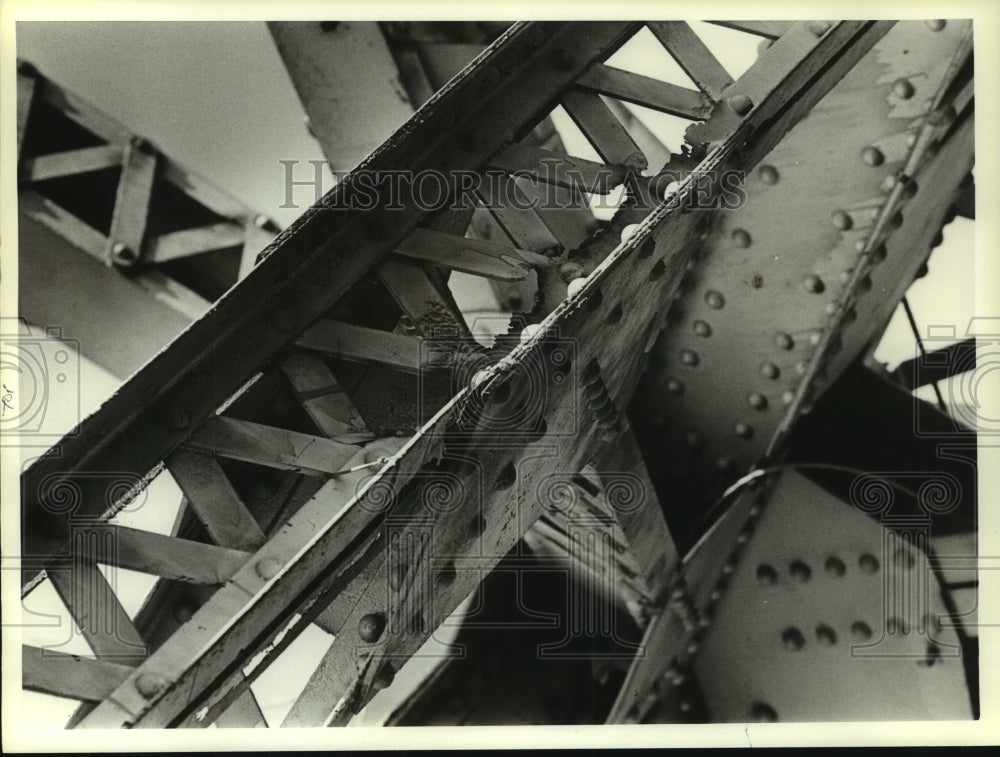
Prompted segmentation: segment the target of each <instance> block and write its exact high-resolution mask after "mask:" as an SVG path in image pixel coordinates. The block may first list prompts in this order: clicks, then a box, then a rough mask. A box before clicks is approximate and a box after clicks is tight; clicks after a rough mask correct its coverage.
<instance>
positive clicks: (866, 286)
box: [858, 276, 872, 294]
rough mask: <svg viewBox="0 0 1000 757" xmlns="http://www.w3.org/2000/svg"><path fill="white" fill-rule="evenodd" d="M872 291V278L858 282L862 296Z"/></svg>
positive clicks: (866, 277) (865, 277) (867, 277)
mask: <svg viewBox="0 0 1000 757" xmlns="http://www.w3.org/2000/svg"><path fill="white" fill-rule="evenodd" d="M871 290H872V277H871V276H863V277H862V278H861V280H860V281H858V291H859V292H861V293H862V294H864V293H866V292H870V291H871Z"/></svg>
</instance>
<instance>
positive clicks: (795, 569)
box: [788, 560, 812, 584]
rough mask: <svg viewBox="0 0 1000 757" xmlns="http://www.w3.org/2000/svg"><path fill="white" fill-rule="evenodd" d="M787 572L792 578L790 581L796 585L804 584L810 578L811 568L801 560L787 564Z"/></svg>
mask: <svg viewBox="0 0 1000 757" xmlns="http://www.w3.org/2000/svg"><path fill="white" fill-rule="evenodd" d="M788 572H789V574H790V575H791V576H792V580H793V581H795V582H796V583H800V584H804V583H806V582H807V581H808V580H809V579H810V578H812V568H810V567H809V566H808V565H806V564H805V563H804V562H802V560H793V561H792V562H791V563H789V565H788Z"/></svg>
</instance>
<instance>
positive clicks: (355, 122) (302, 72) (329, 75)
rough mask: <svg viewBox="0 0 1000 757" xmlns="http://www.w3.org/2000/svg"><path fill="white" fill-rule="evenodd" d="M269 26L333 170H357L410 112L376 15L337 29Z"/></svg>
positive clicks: (320, 24)
mask: <svg viewBox="0 0 1000 757" xmlns="http://www.w3.org/2000/svg"><path fill="white" fill-rule="evenodd" d="M267 27H268V29H269V30H270V32H271V36H272V37H273V38H274V41H275V44H276V45H277V47H278V51H279V52H280V53H281V57H282V60H283V62H284V64H285V68H286V69H288V74H289V77H290V78H291V80H292V84H294V85H295V89H296V91H297V92H298V95H299V99H300V100H301V101H302V103H303V105H304V106H305V110H306V113H308V114H309V115H308V116H307V117H306V118H307V120H306V125H307V128H309V132H310V134H312V135H313V136H314V137H315V138H316V139H317V140H318V141H319V143H320V145H321V146H322V148H323V154H324V155H325V156H326V158H327V160H328V161H330V167H331V168H332V169H334V170H335V171H346V170H349V169H351V168H353V167H354V166H355V165H357V163H358V161H359V160H360V159H361V158H363V157H364V156H366V155H368V154H369V153H371V152H372V151H374V150H375V148H376V147H378V146H379V145H380V144H382V142H384V141H385V140H386V138H387V137H389V136H390V135H391V134H392V133H393V131H395V130H396V128H397V127H399V126H400V125H402V124H403V123H404V122H405V121H406V120H407V119H408V118H409V117H410V116H411V115H412V113H413V111H414V107H413V106H412V105H411V103H410V100H409V98H408V96H407V94H406V90H405V89H404V88H403V86H402V82H400V80H399V74H398V72H397V70H396V66H395V64H394V63H393V60H392V57H391V56H390V54H389V49H388V47H387V46H386V43H385V39H384V38H383V37H382V33H381V31H380V30H379V26H378V24H377V23H375V22H374V21H368V22H362V21H344V22H341V23H339V24H336V25H335V26H334V27H332V28H331V27H329V26H324V22H320V21H282V22H270V23H268V25H267ZM310 121H311V122H315V124H316V126H312V125H310Z"/></svg>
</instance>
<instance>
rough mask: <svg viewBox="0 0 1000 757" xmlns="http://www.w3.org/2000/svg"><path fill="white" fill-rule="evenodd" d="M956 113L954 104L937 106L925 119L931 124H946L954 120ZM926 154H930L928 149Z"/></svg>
mask: <svg viewBox="0 0 1000 757" xmlns="http://www.w3.org/2000/svg"><path fill="white" fill-rule="evenodd" d="M956 115H957V113H956V112H955V106H953V105H946V106H945V107H943V108H938V109H937V110H935V111H934V112H933V113H931V115H930V117H929V118H928V119H927V121H928V122H929V123H930V124H931V125H932V126H948V125H949V124H950V123H951V122H952V121H954V120H955V117H956ZM928 154H930V153H929V151H928Z"/></svg>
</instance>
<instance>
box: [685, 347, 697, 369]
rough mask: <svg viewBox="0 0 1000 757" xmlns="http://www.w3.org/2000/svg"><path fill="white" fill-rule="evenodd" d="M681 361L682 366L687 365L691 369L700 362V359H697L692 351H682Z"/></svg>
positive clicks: (695, 353)
mask: <svg viewBox="0 0 1000 757" xmlns="http://www.w3.org/2000/svg"><path fill="white" fill-rule="evenodd" d="M680 356H681V361H682V362H683V363H684V365H689V366H691V367H692V368H693V367H694V366H696V365H698V363H699V362H701V358H699V357H698V353H697V352H695V351H694V350H688V349H684V350H681V351H680Z"/></svg>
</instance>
